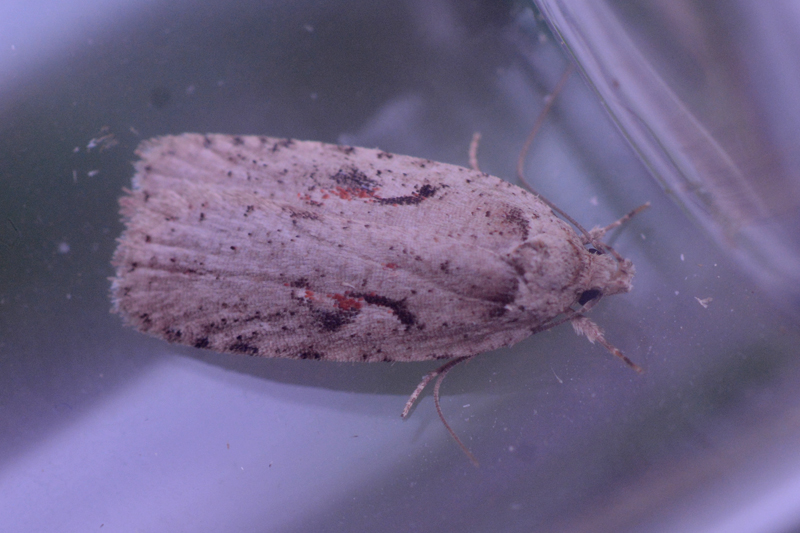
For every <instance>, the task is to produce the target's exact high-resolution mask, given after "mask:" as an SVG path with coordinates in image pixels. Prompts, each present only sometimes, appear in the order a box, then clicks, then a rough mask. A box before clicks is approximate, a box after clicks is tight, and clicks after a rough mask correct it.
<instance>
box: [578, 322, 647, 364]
mask: <svg viewBox="0 0 800 533" xmlns="http://www.w3.org/2000/svg"><path fill="white" fill-rule="evenodd" d="M570 322H571V323H572V329H574V330H575V333H577V334H578V335H585V336H586V338H587V339H588V340H589V342H591V343H592V344H594V342H595V341H597V342H599V343H600V345H601V346H602V347H603V348H605V349H606V350H608V351H609V352H610V353H611V355H613V356H615V357H619V358H620V359H622V360H623V361H624V362H625V364H626V365H628V366H629V367H631V368H632V369H634V370H635V371H636V372H638V373H639V374H641V373H642V372H644V369H642V367H640V366H639V365H637V364H636V363H634V362H633V361H631V360H630V359H628V357H627V356H626V355H625V354H624V353H622V351H620V349H619V348H617V347H616V346H614V345H613V344H611V343H610V342H608V341H607V340H606V338H605V337H604V336H603V330H602V329H600V326H598V325H597V324H595V323H594V322H592V321H591V320H589V319H588V318H586V317H585V316H583V315H578V316H576V317H575V318H573V319H572V320H571V321H570Z"/></svg>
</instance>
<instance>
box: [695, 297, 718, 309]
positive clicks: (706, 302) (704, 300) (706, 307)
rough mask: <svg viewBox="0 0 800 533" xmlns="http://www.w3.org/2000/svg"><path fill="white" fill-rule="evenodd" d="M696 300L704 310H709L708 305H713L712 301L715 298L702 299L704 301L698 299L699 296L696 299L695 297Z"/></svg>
mask: <svg viewBox="0 0 800 533" xmlns="http://www.w3.org/2000/svg"><path fill="white" fill-rule="evenodd" d="M694 299H695V300H697V303H699V304H700V305H702V306H703V309H708V304H709V303H711V301H712V300H713V299H714V298H712V297H711V296H709V297H708V298H702V299H701V298H698V297H697V296H695V297H694Z"/></svg>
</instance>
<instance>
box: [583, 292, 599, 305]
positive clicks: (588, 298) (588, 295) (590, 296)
mask: <svg viewBox="0 0 800 533" xmlns="http://www.w3.org/2000/svg"><path fill="white" fill-rule="evenodd" d="M602 295H603V293H602V292H600V290H599V289H589V290H588V291H583V293H582V294H581V297H580V298H578V305H586V304H587V303H588V302H590V301H592V300H594V299H595V298H600V297H601V296H602Z"/></svg>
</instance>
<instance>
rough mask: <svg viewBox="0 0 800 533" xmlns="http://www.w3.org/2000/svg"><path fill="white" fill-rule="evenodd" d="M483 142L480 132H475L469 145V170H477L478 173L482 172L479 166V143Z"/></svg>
mask: <svg viewBox="0 0 800 533" xmlns="http://www.w3.org/2000/svg"><path fill="white" fill-rule="evenodd" d="M480 142H481V134H480V132H477V131H476V132H475V133H473V134H472V141H470V143H469V168H471V169H472V170H477V171H478V172H480V171H481V169H480V167H479V166H478V143H480Z"/></svg>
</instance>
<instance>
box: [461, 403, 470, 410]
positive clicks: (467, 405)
mask: <svg viewBox="0 0 800 533" xmlns="http://www.w3.org/2000/svg"><path fill="white" fill-rule="evenodd" d="M461 407H463V408H464V409H466V408H467V407H469V404H468V403H465V404H464V405H462V406H461Z"/></svg>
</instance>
